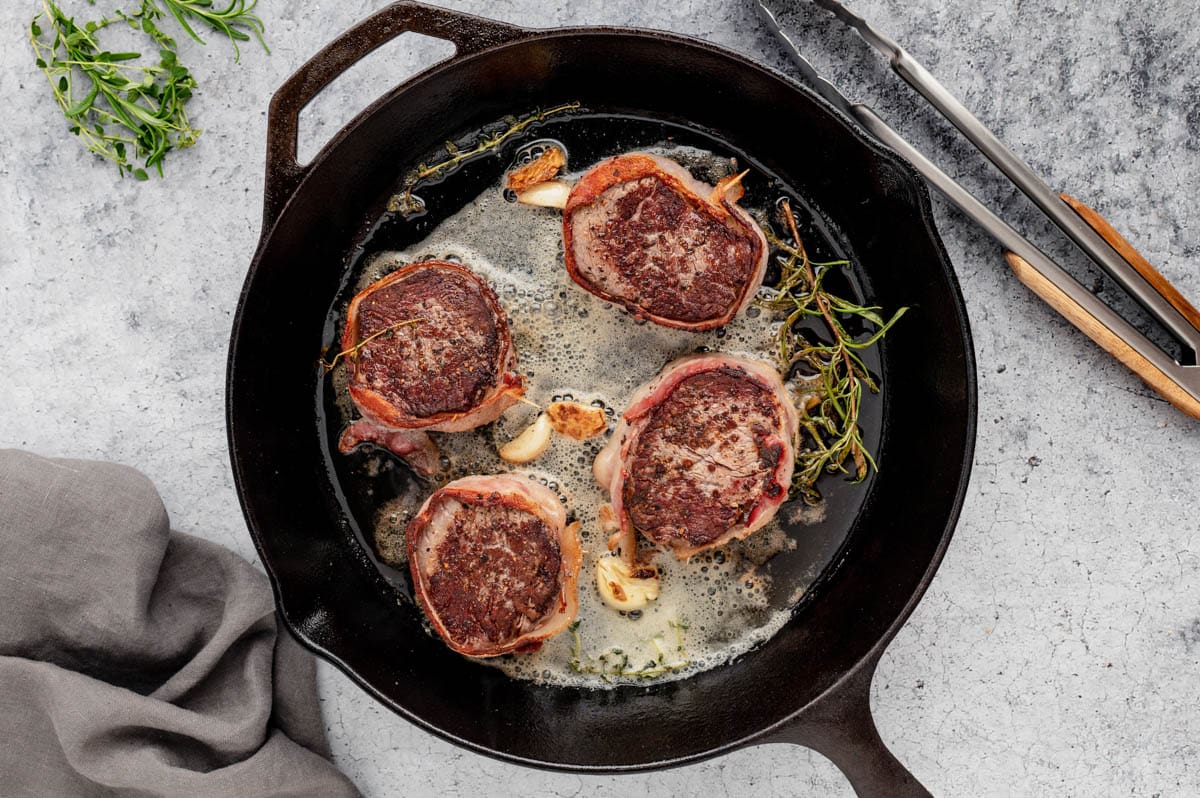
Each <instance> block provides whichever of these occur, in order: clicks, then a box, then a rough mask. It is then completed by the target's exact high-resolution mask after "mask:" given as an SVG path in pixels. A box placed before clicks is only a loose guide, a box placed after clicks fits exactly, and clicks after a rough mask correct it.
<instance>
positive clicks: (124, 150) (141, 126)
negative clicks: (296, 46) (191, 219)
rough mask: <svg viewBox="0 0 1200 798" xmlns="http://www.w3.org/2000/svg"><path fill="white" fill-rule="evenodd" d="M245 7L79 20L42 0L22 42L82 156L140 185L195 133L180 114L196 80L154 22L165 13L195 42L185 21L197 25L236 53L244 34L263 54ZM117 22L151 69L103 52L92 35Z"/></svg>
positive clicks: (157, 2)
mask: <svg viewBox="0 0 1200 798" xmlns="http://www.w3.org/2000/svg"><path fill="white" fill-rule="evenodd" d="M164 7H165V9H166V10H165V11H164ZM253 8H254V0H251V2H250V3H249V4H248V5H247V3H246V2H245V0H231V2H230V4H229V5H228V6H227V7H226V8H224V9H215V8H214V7H213V5H212V0H142V4H141V6H140V7H139V8H138V9H137V10H136V11H134V12H132V13H128V14H127V13H124V12H121V11H117V12H115V16H114V17H112V18H110V17H104V18H101V19H99V20H93V21H89V22H82V23H79V22H76V21H75V19H74V18H73V17H69V16H67V15H66V14H65V13H63V11H62V9H60V8H59V7H58V5H57V4H56V3H54V2H53V0H43V2H42V13H40V14H38V15H36V16H35V17H34V18H33V20H32V22H30V25H29V42H30V45H31V46H32V48H33V52H34V57H35V59H36V63H37V66H38V68H39V69H41V70H42V72H43V73H44V74H45V75H46V79H47V80H48V81H49V83H50V89H51V92H52V93H53V95H54V99H55V101H56V102H57V103H58V106H59V108H60V109H61V110H62V112H63V116H65V117H66V118H67V121H68V122H69V123H70V127H69V128H68V129H69V130H70V132H71V133H73V134H74V135H76V136H78V137H79V138H80V139H81V140H82V141H83V143H84V145H85V146H86V147H87V148H88V149H89V150H90V151H92V152H94V153H95V154H97V155H99V156H101V157H102V158H105V159H107V160H109V161H112V162H113V163H115V164H116V165H117V171H118V173H119V174H121V175H131V176H132V177H134V178H135V179H137V180H146V179H147V178H148V174H147V171H146V170H147V169H154V170H155V171H156V172H157V173H158V175H159V176H160V177H161V176H162V173H163V168H162V164H163V159H164V158H165V157H166V154H167V153H168V152H171V151H172V150H181V149H186V148H188V147H191V146H192V145H193V144H195V143H196V139H197V137H199V135H200V131H199V130H197V129H196V128H194V127H193V126H192V124H191V122H190V121H189V120H188V115H187V110H186V104H187V101H188V100H189V99H191V96H192V91H193V89H195V88H196V81H195V79H194V78H193V77H192V75H191V73H190V72H189V71H188V69H187V67H186V66H184V65H183V64H181V63H180V62H179V58H178V54H177V51H176V45H175V40H174V39H173V38H171V36H170V35H169V34H167V33H166V32H164V31H163V30H162V29H161V28H159V27H158V24H157V20H158V19H160V18H162V17H163V16H164V15H165V14H166V13H170V15H171V16H172V17H174V19H175V20H176V21H177V22H178V23H179V25H180V26H181V27H182V28H183V29H184V30H185V31H186V32H187V33H188V34H189V35H190V36H191V37H192V38H194V39H195V40H196V41H198V42H201V43H203V40H202V39H201V38H200V37H199V35H197V33H196V31H195V29H194V28H193V27H192V26H191V25H190V24H189V22H188V21H189V20H192V21H195V22H201V23H203V24H204V25H206V26H207V27H209V28H211V29H213V30H215V31H218V32H219V33H221V34H223V35H225V36H228V37H229V38H230V40H231V41H232V42H233V44H234V49H235V52H237V55H238V56H240V52H238V51H237V42H238V41H245V40H247V39H249V38H250V35H251V34H252V35H253V36H254V37H255V38H257V39H258V41H259V43H260V44H262V46H263V49H266V44H265V43H264V42H263V40H262V37H261V34H262V30H263V25H262V21H261V20H260V19H259V18H258V17H257V16H255V15H254V14H253V13H252V11H253ZM117 20H123V21H125V22H126V23H127V24H128V25H129V26H130V27H131V28H133V29H134V30H137V31H140V32H141V33H144V34H145V35H146V36H148V37H149V38H150V39H151V40H152V41H153V42H154V44H155V45H156V47H157V48H158V55H159V59H158V62H157V63H156V64H154V65H148V64H144V63H138V64H135V63H131V62H133V61H136V60H138V59H140V58H141V56H142V54H141V53H138V52H111V51H109V50H106V49H104V48H103V46H102V45H101V44H100V41H99V37H98V33H99V32H100V31H102V30H103V29H104V28H107V27H108V26H109V25H111V24H113V22H115V21H117ZM43 25H45V28H43ZM247 31H250V33H247ZM268 52H269V51H268ZM137 159H141V161H142V164H141V166H138V165H137V164H136V161H137Z"/></svg>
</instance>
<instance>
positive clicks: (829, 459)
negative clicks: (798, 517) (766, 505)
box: [759, 199, 908, 504]
mask: <svg viewBox="0 0 1200 798" xmlns="http://www.w3.org/2000/svg"><path fill="white" fill-rule="evenodd" d="M781 209H782V211H783V216H784V220H785V222H786V223H787V228H788V232H789V233H790V234H791V239H792V240H791V242H790V243H789V242H787V241H784V240H781V239H780V238H778V237H777V236H775V235H774V234H773V233H772V232H771V231H770V228H769V227H764V229H765V230H766V232H767V237H768V240H769V241H770V243H771V244H772V245H773V246H774V247H777V248H778V249H780V250H782V251H783V254H782V255H781V256H780V257H779V263H780V267H781V274H780V278H779V283H778V284H777V285H776V286H775V288H774V293H773V295H772V296H770V297H769V298H767V299H763V300H760V301H759V304H760V305H761V306H762V307H764V308H767V309H769V310H773V311H777V312H781V313H784V314H786V315H785V316H784V319H783V321H782V323H781V324H780V325H779V330H778V332H777V334H776V360H777V364H776V365H777V366H778V368H779V372H780V373H781V374H783V375H784V377H785V378H786V377H788V376H789V375H790V376H792V379H793V381H794V383H795V384H796V386H797V391H796V393H797V397H796V398H797V409H798V410H799V411H800V428H801V430H802V433H803V435H802V437H803V440H802V442H801V445H800V447H798V449H797V451H796V467H795V470H794V472H793V477H792V493H793V494H798V495H800V496H801V497H803V499H804V500H805V501H806V502H808V503H809V504H815V503H817V502H819V501H820V498H821V495H820V493H819V492H818V491H817V488H816V483H817V480H818V479H819V478H820V476H821V475H822V474H824V473H831V474H832V473H839V472H840V473H852V474H853V475H854V481H855V482H860V481H862V480H863V479H865V478H866V476H867V473H868V469H876V470H877V468H878V467H877V466H876V465H875V459H874V458H873V457H872V456H871V453H870V452H869V451H868V450H867V447H866V446H865V445H864V444H863V439H862V428H861V427H860V426H859V423H858V417H859V411H860V409H861V407H862V397H863V387H864V386H865V387H866V388H867V389H868V390H870V391H872V392H878V391H879V386H878V385H877V384H876V383H875V380H874V379H873V378H872V377H871V374H870V372H869V371H868V370H867V367H866V364H864V363H863V361H862V358H861V357H860V356H859V354H858V353H859V352H861V351H862V350H864V349H866V348H868V347H870V346H873V345H875V344H876V343H877V342H878V341H879V339H881V338H883V336H884V335H886V334H887V331H888V330H890V329H891V328H892V325H894V324H895V323H896V322H897V321H898V320H899V319H900V317H901V316H903V315H904V313H905V311H907V310H908V308H900V309H899V310H898V311H896V313H895V314H894V315H893V316H892V317H891V318H890V319H887V320H886V321H885V320H884V318H883V317H882V316H881V315H879V311H880V310H882V308H879V307H876V306H873V305H868V306H864V305H857V304H855V303H853V302H850V301H849V300H846V299H843V298H841V297H839V296H836V295H835V294H832V293H830V292H829V291H827V290H826V289H825V287H824V280H825V276H826V275H827V274H829V272H830V271H832V270H834V269H839V268H848V267H849V266H850V262H849V261H845V260H835V261H828V262H824V263H817V262H813V261H811V260H809V257H808V253H807V252H806V251H805V249H804V243H803V242H802V241H801V240H800V234H799V233H798V232H797V230H796V218H795V216H794V215H793V214H792V208H791V204H790V203H789V202H788V201H787V200H786V199H785V200H784V201H783V202H782V203H781ZM848 316H856V317H858V318H860V319H862V320H863V321H866V322H869V323H870V324H871V325H873V326H874V327H875V330H874V332H872V333H871V334H870V335H868V336H867V337H866V338H864V339H862V340H856V339H855V337H854V336H853V335H851V334H850V333H848V332H847V331H846V328H845V327H844V326H843V323H842V319H844V318H845V317H848ZM810 317H817V318H820V319H821V320H823V321H824V323H825V327H826V328H827V329H828V330H829V334H830V336H831V338H832V342H830V343H826V342H824V341H816V342H814V341H811V340H809V338H808V337H806V336H805V335H804V333H803V332H802V330H801V329H800V323H801V322H803V321H804V320H805V319H807V318H810ZM847 461H850V463H852V464H853V466H852V467H853V471H851V470H850V468H848V467H847Z"/></svg>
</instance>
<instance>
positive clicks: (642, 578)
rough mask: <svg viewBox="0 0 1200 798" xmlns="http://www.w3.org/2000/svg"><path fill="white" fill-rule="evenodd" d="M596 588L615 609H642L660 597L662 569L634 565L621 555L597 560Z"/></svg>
mask: <svg viewBox="0 0 1200 798" xmlns="http://www.w3.org/2000/svg"><path fill="white" fill-rule="evenodd" d="M596 588H597V589H598V590H599V591H600V598H601V599H603V600H604V603H605V604H607V605H608V606H610V607H612V608H613V609H614V610H621V611H622V612H631V611H633V610H640V609H642V608H643V607H645V606H646V605H647V604H649V603H650V602H651V601H654V600H655V599H657V598H658V571H657V570H656V569H655V568H652V567H650V566H646V565H640V566H634V567H631V566H630V565H629V563H627V562H625V561H624V560H623V559H621V558H620V557H611V556H609V557H601V558H600V559H598V560H596Z"/></svg>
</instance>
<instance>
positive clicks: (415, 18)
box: [263, 2, 530, 231]
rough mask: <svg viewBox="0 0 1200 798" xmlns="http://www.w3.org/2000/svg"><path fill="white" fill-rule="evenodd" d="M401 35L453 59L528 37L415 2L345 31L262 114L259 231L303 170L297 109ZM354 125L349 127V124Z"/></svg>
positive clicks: (501, 25)
mask: <svg viewBox="0 0 1200 798" xmlns="http://www.w3.org/2000/svg"><path fill="white" fill-rule="evenodd" d="M403 33H421V34H424V35H426V36H433V37H435V38H438V39H445V40H447V41H449V42H451V43H452V44H453V45H454V48H455V51H454V55H452V56H450V58H448V59H447V61H453V60H455V59H457V58H461V57H462V56H464V55H470V54H471V53H475V52H478V51H480V50H484V49H487V48H489V47H493V46H495V45H498V44H503V43H505V42H509V41H513V40H515V39H519V38H522V37H524V36H528V35H529V33H530V32H529V31H527V30H525V29H524V28H518V27H516V26H515V25H508V24H506V23H503V22H496V21H494V20H490V19H484V18H482V17H477V16H474V15H472V14H462V13H459V12H457V11H449V10H447V9H444V8H438V7H436V6H431V5H426V4H424V3H416V2H399V3H393V4H392V5H390V6H388V7H387V8H384V9H383V10H381V11H379V12H377V13H375V14H372V15H371V16H369V17H367V18H366V19H364V20H363V21H362V22H360V23H358V24H357V25H355V26H354V27H352V28H350V29H349V30H347V31H346V32H344V33H343V34H342V35H340V36H338V37H337V38H336V39H334V40H333V41H332V42H330V43H329V44H327V45H326V46H325V47H324V48H322V49H321V51H320V52H318V53H317V54H316V55H314V56H313V57H312V58H311V59H309V60H308V62H307V63H305V64H304V66H302V67H300V68H299V69H297V70H296V71H295V73H293V74H292V76H291V77H289V78H288V79H287V80H286V81H285V82H284V84H283V85H282V86H280V87H279V90H278V91H276V92H275V95H274V96H273V97H272V98H271V105H270V110H269V111H268V114H267V171H266V185H265V187H264V191H263V230H264V231H266V230H269V229H270V227H271V225H273V224H274V223H275V220H276V219H277V218H278V217H279V213H280V211H282V210H283V206H284V205H285V204H287V201H288V199H290V198H291V196H292V193H293V192H294V191H295V190H296V187H297V186H299V185H300V181H301V180H303V179H304V176H305V174H307V173H308V167H307V166H301V165H300V164H299V163H298V162H297V161H296V145H297V131H298V127H299V118H300V111H302V110H303V109H304V107H305V106H306V105H308V104H309V103H310V102H311V101H312V99H313V98H314V97H316V96H317V95H318V94H320V93H321V90H322V89H324V88H325V87H326V86H328V85H329V84H330V83H331V82H333V80H334V79H335V78H337V77H338V76H340V75H341V74H342V73H343V72H345V71H346V70H347V69H349V68H350V67H352V66H353V65H354V64H355V63H357V62H358V61H359V60H360V59H362V58H363V57H364V56H366V55H368V54H369V53H371V52H372V51H373V50H375V49H376V48H378V47H380V46H381V45H383V44H386V43H387V42H389V41H391V40H392V39H395V38H396V37H397V36H399V35H401V34H403ZM351 124H353V123H351Z"/></svg>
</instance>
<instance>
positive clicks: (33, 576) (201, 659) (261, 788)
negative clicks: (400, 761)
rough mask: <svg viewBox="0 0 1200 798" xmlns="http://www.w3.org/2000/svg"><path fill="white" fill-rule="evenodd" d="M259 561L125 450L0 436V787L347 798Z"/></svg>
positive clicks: (309, 676) (17, 792) (4, 792)
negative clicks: (123, 462)
mask: <svg viewBox="0 0 1200 798" xmlns="http://www.w3.org/2000/svg"><path fill="white" fill-rule="evenodd" d="M315 676H316V670H315V664H314V660H313V658H312V657H311V656H310V655H309V654H308V653H307V652H305V651H303V650H302V649H301V648H300V647H299V645H298V644H297V643H296V642H295V641H294V640H293V639H292V638H291V636H290V635H289V634H288V633H287V632H286V631H285V630H281V629H280V628H278V626H277V624H276V618H275V607H274V600H273V598H272V596H271V591H270V588H269V587H268V586H267V581H266V579H265V577H263V576H262V574H260V573H259V572H257V571H255V570H254V568H252V567H251V566H250V564H249V563H247V562H245V561H244V560H242V559H241V558H240V557H238V556H237V555H235V554H233V553H232V552H230V551H228V550H226V549H223V548H221V547H220V546H216V545H214V544H211V543H208V542H206V541H203V540H199V539H197V538H194V537H191V536H188V535H184V534H180V533H178V532H171V531H170V528H169V526H168V520H167V513H166V510H165V509H164V508H163V505H162V501H161V500H160V499H159V497H158V494H157V492H155V490H154V486H153V485H151V484H150V482H149V481H148V480H147V479H146V478H145V477H143V476H142V475H141V474H139V473H138V472H136V471H134V470H133V469H130V468H126V467H124V466H118V465H112V464H107V463H94V462H82V461H75V460H47V459H44V458H41V457H37V456H35V455H31V454H27V453H24V452H18V451H6V450H0V796H4V798H12V797H13V796H38V797H39V798H41V796H55V798H57V797H58V796H109V795H122V796H125V795H130V796H188V798H203V797H204V796H214V797H215V798H228V797H230V796H237V797H240V796H331V798H337V797H338V796H354V795H357V794H358V793H357V791H356V790H355V789H354V786H353V785H352V784H351V783H350V782H349V781H348V780H347V779H346V777H345V776H343V775H342V774H341V773H339V772H338V771H337V770H336V769H335V768H334V766H333V765H332V764H331V763H330V762H329V761H328V759H327V757H328V755H329V750H328V746H327V744H326V741H325V737H324V729H323V726H322V723H321V715H320V708H319V706H318V704H317V693H316V678H315Z"/></svg>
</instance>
